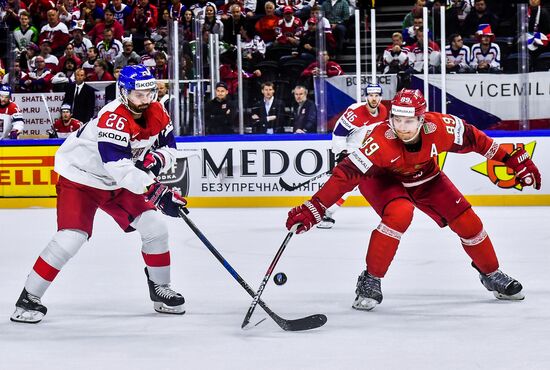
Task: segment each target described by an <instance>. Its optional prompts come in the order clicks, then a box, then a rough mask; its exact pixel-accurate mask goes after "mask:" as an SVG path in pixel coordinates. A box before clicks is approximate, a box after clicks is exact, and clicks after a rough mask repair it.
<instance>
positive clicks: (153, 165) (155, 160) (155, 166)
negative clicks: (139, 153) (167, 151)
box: [136, 152, 166, 177]
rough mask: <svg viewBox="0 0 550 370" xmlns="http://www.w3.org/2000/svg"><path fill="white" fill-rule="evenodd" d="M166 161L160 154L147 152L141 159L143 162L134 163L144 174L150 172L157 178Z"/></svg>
mask: <svg viewBox="0 0 550 370" xmlns="http://www.w3.org/2000/svg"><path fill="white" fill-rule="evenodd" d="M165 163H166V160H165V159H164V156H163V155H162V153H159V152H149V153H147V154H146V155H145V158H143V161H138V162H136V167H137V168H139V169H140V170H143V171H145V172H148V171H151V172H152V173H153V175H155V177H156V176H158V175H159V173H160V170H161V169H162V167H164V164H165Z"/></svg>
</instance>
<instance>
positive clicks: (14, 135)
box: [10, 130, 19, 139]
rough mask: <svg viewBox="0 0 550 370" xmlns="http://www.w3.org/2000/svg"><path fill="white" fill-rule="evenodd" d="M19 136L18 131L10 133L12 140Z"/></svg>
mask: <svg viewBox="0 0 550 370" xmlns="http://www.w3.org/2000/svg"><path fill="white" fill-rule="evenodd" d="M18 136H19V131H17V130H12V131H11V132H10V139H17V137H18Z"/></svg>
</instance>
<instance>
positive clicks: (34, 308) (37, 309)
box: [10, 288, 48, 324]
mask: <svg viewBox="0 0 550 370" xmlns="http://www.w3.org/2000/svg"><path fill="white" fill-rule="evenodd" d="M46 312H48V309H47V308H46V306H44V305H42V302H40V298H39V297H37V296H34V295H32V294H30V293H29V292H27V290H26V289H25V288H23V291H22V292H21V295H20V296H19V299H18V300H17V302H16V303H15V312H14V313H13V315H11V317H10V320H11V321H15V322H24V323H27V324H36V323H39V322H40V321H42V318H43V317H44V316H45V315H46Z"/></svg>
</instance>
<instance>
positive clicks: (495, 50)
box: [470, 24, 501, 73]
mask: <svg viewBox="0 0 550 370" xmlns="http://www.w3.org/2000/svg"><path fill="white" fill-rule="evenodd" d="M476 38H477V40H478V41H479V42H478V43H477V44H474V45H473V46H472V60H471V62H470V67H471V68H472V69H473V70H474V71H476V72H478V73H500V72H501V68H500V47H499V46H498V44H497V43H495V42H493V41H495V34H494V33H493V31H492V30H491V25H490V24H480V25H479V29H478V31H477V32H476Z"/></svg>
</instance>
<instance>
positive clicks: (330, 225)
mask: <svg viewBox="0 0 550 370" xmlns="http://www.w3.org/2000/svg"><path fill="white" fill-rule="evenodd" d="M333 226H334V224H323V223H320V224H319V225H317V228H318V229H332V227H333Z"/></svg>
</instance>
